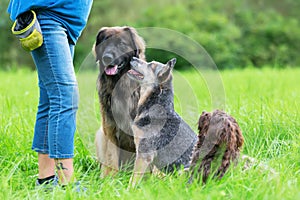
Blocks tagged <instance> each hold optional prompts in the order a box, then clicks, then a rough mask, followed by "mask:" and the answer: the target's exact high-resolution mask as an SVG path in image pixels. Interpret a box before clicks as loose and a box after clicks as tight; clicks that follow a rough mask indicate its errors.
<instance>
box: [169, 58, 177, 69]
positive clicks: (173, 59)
mask: <svg viewBox="0 0 300 200" xmlns="http://www.w3.org/2000/svg"><path fill="white" fill-rule="evenodd" d="M176 60H177V59H176V58H172V59H171V60H169V61H168V62H167V65H169V66H170V67H171V68H174V66H175V64H176Z"/></svg>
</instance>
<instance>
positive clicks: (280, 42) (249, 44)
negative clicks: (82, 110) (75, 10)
mask: <svg viewBox="0 0 300 200" xmlns="http://www.w3.org/2000/svg"><path fill="white" fill-rule="evenodd" d="M7 5H8V0H2V1H1V2H0V12H1V13H3V14H1V15H0V28H1V32H0V34H1V40H0V42H1V43H0V44H1V45H0V51H1V54H0V62H1V65H0V68H2V69H10V68H17V67H21V66H30V67H32V68H34V65H33V63H32V60H31V57H30V54H29V53H28V52H25V51H23V50H22V49H21V47H20V45H19V43H18V40H17V39H16V38H15V37H14V36H13V35H12V34H11V31H10V28H11V25H12V22H11V21H10V19H9V16H8V14H7V13H6V8H7ZM299 8H300V1H299V0H285V1H279V0H278V1H274V0H227V1H221V0H215V1H204V0H163V1H161V0H153V1H139V0H115V1H111V0H99V1H98V0H94V3H93V8H92V11H91V15H90V18H89V21H88V24H87V27H86V29H85V30H84V32H83V34H82V36H81V38H80V39H79V41H78V43H77V46H76V53H75V66H78V65H80V63H81V62H82V61H83V59H84V58H85V57H86V56H87V55H88V54H89V53H90V51H91V48H92V45H93V43H94V40H95V37H96V34H97V32H98V30H99V29H100V28H101V27H102V26H123V25H130V26H133V27H136V28H142V27H163V28H169V29H172V30H176V31H179V32H181V33H183V34H185V35H186V36H188V37H190V38H191V39H193V40H195V41H196V42H197V43H199V44H200V45H202V46H203V47H204V48H205V49H206V51H207V52H208V53H209V54H210V56H211V57H212V59H213V60H214V61H215V63H216V64H217V66H218V68H219V69H227V68H235V67H239V68H243V67H247V66H254V67H262V66H266V65H267V66H271V67H295V66H300V56H298V54H299V52H300V24H299V23H300V22H299V20H300V17H299V14H298V12H299ZM145 40H146V43H147V38H145ZM157 40H160V38H157ZM160 42H162V43H163V42H164V41H163V40H162V41H160ZM184 48H189V46H185V47H184ZM146 54H147V58H148V60H158V61H161V62H165V61H166V60H167V59H169V58H170V57H172V56H174V55H173V53H170V52H165V51H163V50H157V49H148V50H147V53H146ZM185 66H188V61H186V60H185V59H184V58H180V59H179V62H178V64H177V65H176V67H178V68H184V67H185Z"/></svg>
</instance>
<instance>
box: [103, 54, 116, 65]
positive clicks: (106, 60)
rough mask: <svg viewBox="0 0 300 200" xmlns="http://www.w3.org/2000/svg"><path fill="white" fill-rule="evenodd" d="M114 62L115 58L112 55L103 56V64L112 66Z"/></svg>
mask: <svg viewBox="0 0 300 200" xmlns="http://www.w3.org/2000/svg"><path fill="white" fill-rule="evenodd" d="M112 61H113V56H112V55H111V54H105V55H103V56H102V62H103V64H104V65H110V64H111V63H112Z"/></svg>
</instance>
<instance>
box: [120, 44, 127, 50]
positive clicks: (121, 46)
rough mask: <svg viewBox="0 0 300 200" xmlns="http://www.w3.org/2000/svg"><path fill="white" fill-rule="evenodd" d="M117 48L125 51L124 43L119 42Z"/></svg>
mask: <svg viewBox="0 0 300 200" xmlns="http://www.w3.org/2000/svg"><path fill="white" fill-rule="evenodd" d="M118 47H119V48H121V49H126V47H127V44H125V43H124V42H120V43H119V44H118Z"/></svg>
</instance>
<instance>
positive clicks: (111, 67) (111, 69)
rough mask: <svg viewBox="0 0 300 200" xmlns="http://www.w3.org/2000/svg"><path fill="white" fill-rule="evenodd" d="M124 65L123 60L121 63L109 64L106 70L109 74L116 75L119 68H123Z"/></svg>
mask: <svg viewBox="0 0 300 200" xmlns="http://www.w3.org/2000/svg"><path fill="white" fill-rule="evenodd" d="M123 66H124V62H122V63H121V64H119V65H109V66H107V67H106V68H105V69H104V70H105V73H106V74H107V75H110V76H112V75H116V74H117V73H118V71H119V69H120V68H122V67H123Z"/></svg>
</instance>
